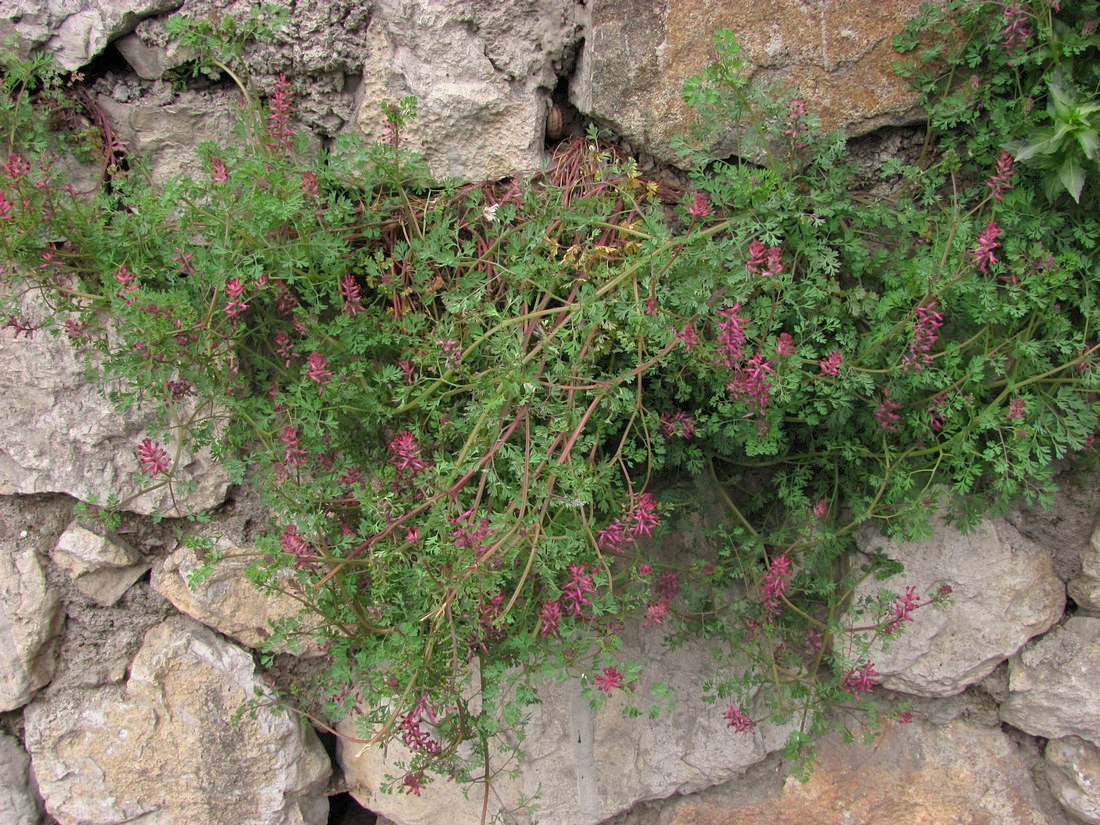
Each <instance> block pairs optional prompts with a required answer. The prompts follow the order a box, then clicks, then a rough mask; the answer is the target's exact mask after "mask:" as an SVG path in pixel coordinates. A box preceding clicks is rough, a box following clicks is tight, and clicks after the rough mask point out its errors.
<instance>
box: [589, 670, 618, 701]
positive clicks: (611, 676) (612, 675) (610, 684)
mask: <svg viewBox="0 0 1100 825" xmlns="http://www.w3.org/2000/svg"><path fill="white" fill-rule="evenodd" d="M594 684H595V685H596V687H597V688H599V689H600V690H602V691H603V692H604V694H605V695H607V696H610V695H611V691H612V690H615V689H616V688H617V689H618V690H622V689H623V674H622V671H621V670H619V669H618V668H617V667H605V668H604V669H603V670H602V671H600V673H599V675H597V676H596V678H595V680H594Z"/></svg>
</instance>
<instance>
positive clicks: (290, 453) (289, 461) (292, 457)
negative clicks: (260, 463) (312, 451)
mask: <svg viewBox="0 0 1100 825" xmlns="http://www.w3.org/2000/svg"><path fill="white" fill-rule="evenodd" d="M279 440H280V441H281V442H283V444H284V445H285V449H284V450H283V465H284V466H286V467H300V466H302V465H303V464H305V463H306V460H305V458H303V456H306V455H309V453H307V452H306V451H305V450H303V449H301V446H300V444H301V440H300V439H299V438H298V434H297V433H296V432H294V429H293V428H291V427H284V428H283V431H282V432H281V433H279Z"/></svg>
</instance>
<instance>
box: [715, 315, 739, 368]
mask: <svg viewBox="0 0 1100 825" xmlns="http://www.w3.org/2000/svg"><path fill="white" fill-rule="evenodd" d="M740 310H741V304H740V303H736V304H734V305H733V306H728V307H723V308H722V309H720V310H718V317H719V319H720V320H719V321H718V342H717V344H716V348H717V350H718V356H719V358H718V361H719V363H720V364H721V365H722V366H724V367H729V368H730V369H733V367H734V364H735V363H736V362H737V361H740V360H741V359H742V358H744V357H745V324H746V321H745V319H744V318H742V317H741V316H740V315H738V312H739V311H740Z"/></svg>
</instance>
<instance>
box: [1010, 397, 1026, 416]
mask: <svg viewBox="0 0 1100 825" xmlns="http://www.w3.org/2000/svg"><path fill="white" fill-rule="evenodd" d="M1026 411H1027V399H1026V398H1013V399H1012V400H1011V401H1009V402H1008V414H1007V418H1009V419H1010V420H1012V421H1019V420H1020V419H1022V418H1023V417H1024V413H1025V412H1026Z"/></svg>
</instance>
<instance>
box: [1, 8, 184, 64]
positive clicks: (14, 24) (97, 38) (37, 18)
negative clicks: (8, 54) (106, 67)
mask: <svg viewBox="0 0 1100 825" xmlns="http://www.w3.org/2000/svg"><path fill="white" fill-rule="evenodd" d="M181 2H182V0H4V2H3V3H2V4H0V33H5V32H6V33H9V34H12V35H14V36H15V37H16V38H17V39H18V40H19V41H20V47H21V50H22V51H28V50H31V49H37V48H44V49H45V50H46V51H49V52H52V53H53V54H54V57H55V58H56V59H57V64H58V65H59V66H60V67H61V68H62V69H65V70H67V71H72V70H74V69H79V68H80V67H81V66H84V65H86V64H87V63H88V62H89V61H91V59H92V58H94V57H96V56H97V55H98V54H100V53H101V52H102V51H103V50H104V49H105V48H106V47H107V45H108V44H109V43H110V42H111V41H112V40H114V39H115V38H117V37H119V36H120V35H123V34H126V33H127V32H130V31H133V29H134V26H135V25H136V24H137V23H138V21H139V20H141V19H142V18H143V17H149V16H151V15H155V14H161V13H163V12H167V11H171V10H173V9H176V8H179V6H180V3H181Z"/></svg>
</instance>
